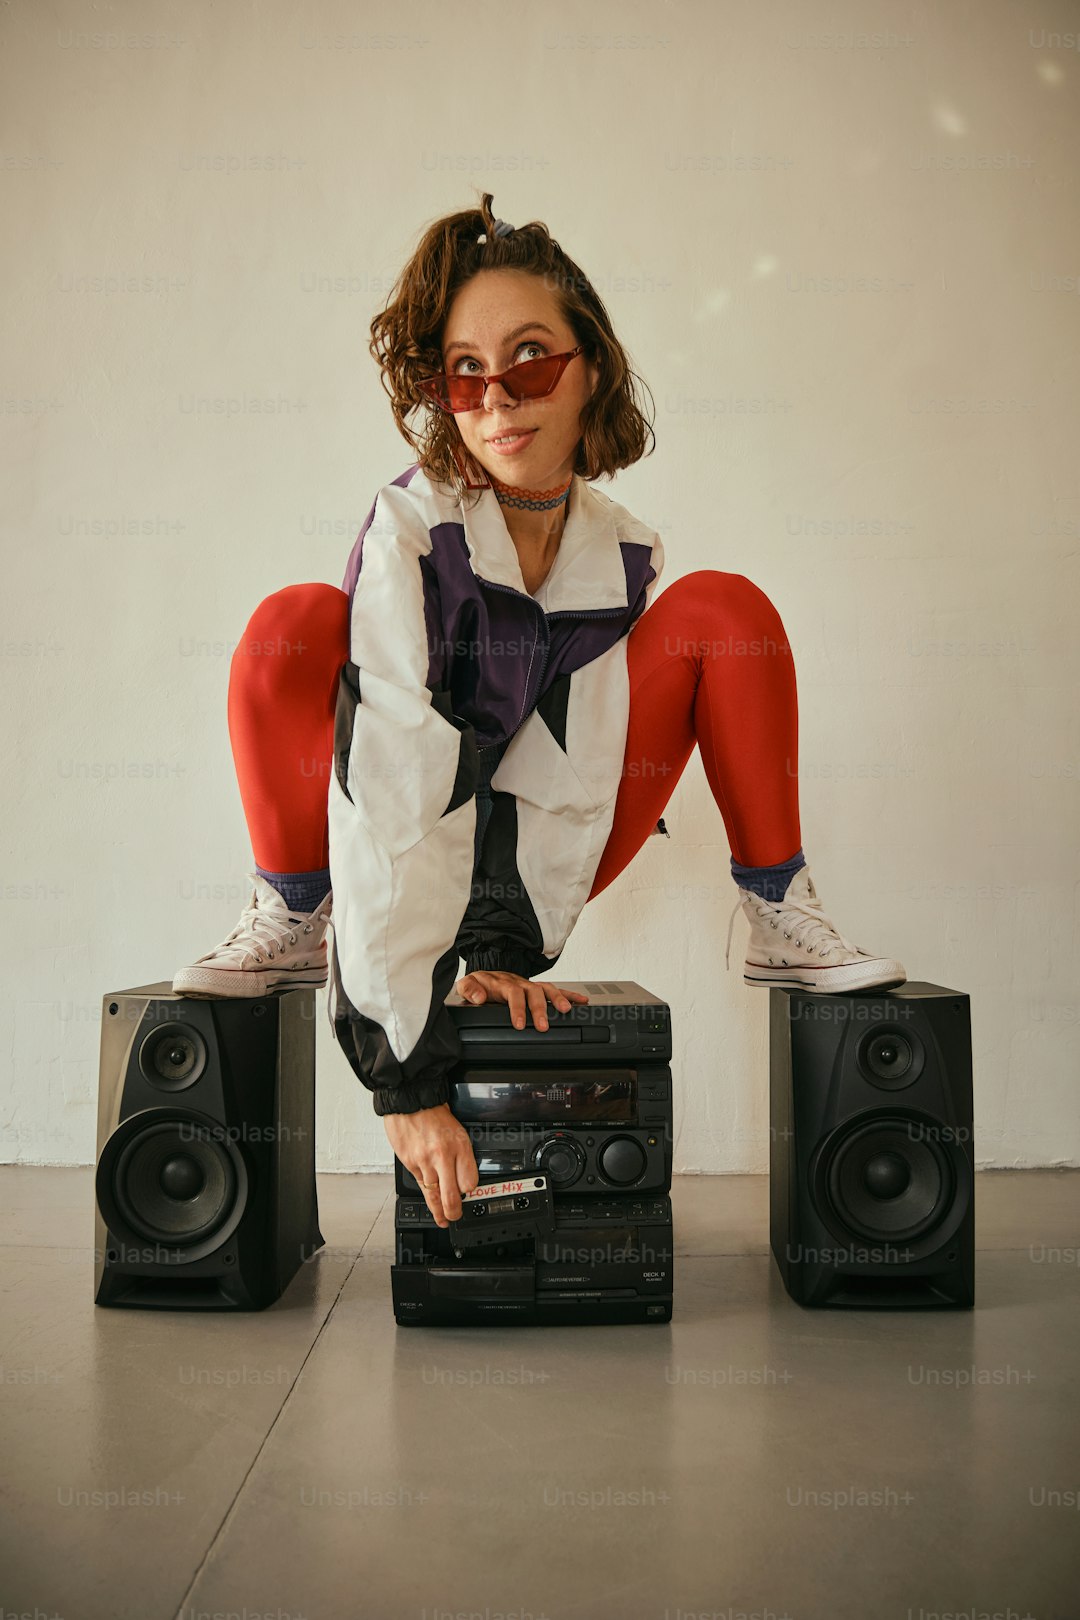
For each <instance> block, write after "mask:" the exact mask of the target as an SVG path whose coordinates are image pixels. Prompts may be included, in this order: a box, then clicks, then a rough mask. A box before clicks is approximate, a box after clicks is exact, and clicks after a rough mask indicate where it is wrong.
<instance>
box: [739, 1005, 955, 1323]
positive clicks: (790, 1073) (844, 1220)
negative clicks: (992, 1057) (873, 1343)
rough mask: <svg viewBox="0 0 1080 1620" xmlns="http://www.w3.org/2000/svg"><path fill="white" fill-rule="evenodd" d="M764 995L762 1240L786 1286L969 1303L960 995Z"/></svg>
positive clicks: (861, 1299)
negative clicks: (766, 1232) (766, 1090)
mask: <svg viewBox="0 0 1080 1620" xmlns="http://www.w3.org/2000/svg"><path fill="white" fill-rule="evenodd" d="M769 997H770V1001H769V1024H770V1028H769V1040H770V1144H769V1168H770V1175H771V1181H770V1187H769V1215H770V1242H771V1245H772V1252H773V1255H774V1256H775V1258H776V1263H777V1265H778V1266H779V1268H780V1275H781V1277H782V1278H783V1280H784V1286H785V1288H786V1289H787V1291H788V1293H789V1294H790V1295H791V1297H792V1299H794V1300H795V1301H796V1302H797V1303H798V1304H800V1305H808V1306H821V1305H837V1306H857V1307H860V1308H863V1309H867V1308H869V1309H892V1310H895V1309H909V1310H926V1309H936V1308H943V1307H953V1308H959V1309H963V1308H966V1307H968V1306H971V1305H973V1304H974V1303H975V1153H974V1142H973V1139H972V1089H971V1008H970V1001H969V998H968V997H967V996H966V995H963V994H961V993H960V992H959V991H956V990H945V989H943V988H942V987H941V986H940V985H936V984H921V983H916V984H902V985H899V986H898V987H897V988H896V989H894V990H881V991H859V992H858V993H852V994H850V995H821V994H815V993H814V992H813V991H809V990H790V989H780V988H776V987H774V988H773V989H771V990H770V992H769Z"/></svg>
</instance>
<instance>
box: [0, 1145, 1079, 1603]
mask: <svg viewBox="0 0 1080 1620" xmlns="http://www.w3.org/2000/svg"><path fill="white" fill-rule="evenodd" d="M767 1192H768V1182H767V1179H766V1178H765V1177H735V1176H732V1177H677V1178H676V1182H675V1186H674V1189H673V1192H672V1201H673V1208H674V1222H675V1239H676V1272H675V1315H674V1320H673V1321H672V1322H671V1323H670V1324H665V1325H642V1326H635V1327H594V1328H591V1329H573V1328H513V1327H485V1328H462V1329H449V1328H447V1329H427V1330H420V1329H407V1328H400V1329H399V1328H397V1327H396V1326H395V1324H394V1319H393V1314H392V1311H391V1306H390V1286H389V1261H390V1254H391V1249H392V1243H393V1197H392V1179H391V1177H390V1176H321V1177H320V1178H319V1194H320V1217H321V1222H322V1230H323V1233H324V1235H325V1237H326V1245H327V1246H326V1249H325V1250H323V1251H321V1252H320V1254H319V1256H318V1259H317V1260H316V1261H313V1262H311V1263H310V1264H308V1265H306V1266H304V1267H303V1268H302V1270H301V1271H300V1273H299V1274H298V1275H297V1277H296V1278H295V1279H294V1281H293V1283H292V1284H291V1285H290V1288H289V1290H288V1292H287V1293H286V1295H285V1296H284V1297H283V1299H282V1300H280V1301H279V1302H278V1304H277V1305H276V1306H274V1307H272V1308H271V1309H269V1310H267V1311H265V1312H261V1313H254V1314H252V1313H216V1314H204V1313H189V1312H183V1311H179V1312H168V1313H157V1312H148V1311H123V1310H104V1309H98V1308H96V1307H95V1306H94V1304H93V1280H92V1279H93V1266H92V1251H93V1241H94V1240H93V1202H92V1200H93V1171H92V1169H90V1168H86V1169H76V1170H49V1169H36V1168H26V1167H8V1168H5V1169H2V1170H0V1209H2V1212H3V1221H2V1228H3V1240H2V1243H3V1246H2V1248H0V1268H2V1269H0V1297H2V1301H3V1309H2V1325H0V1354H2V1368H3V1373H2V1382H0V1404H2V1410H3V1423H2V1434H0V1446H2V1453H0V1454H2V1458H3V1463H2V1469H3V1480H4V1484H3V1497H4V1505H3V1523H2V1529H0V1538H2V1541H0V1614H2V1615H3V1617H4V1620H7V1617H8V1616H9V1615H11V1614H12V1613H14V1614H22V1613H28V1614H29V1615H31V1616H33V1617H34V1620H37V1617H38V1616H41V1617H43V1620H44V1617H50V1620H58V1617H63V1620H98V1617H105V1616H118V1617H121V1616H122V1617H127V1616H131V1617H132V1620H159V1617H162V1620H164V1617H176V1616H183V1617H184V1620H196V1617H198V1616H200V1615H213V1614H218V1615H222V1614H225V1615H229V1616H233V1617H236V1620H256V1617H259V1616H266V1615H271V1616H273V1617H274V1620H300V1617H301V1616H303V1617H305V1620H330V1617H337V1616H343V1617H345V1616H360V1615H362V1616H369V1615H370V1616H376V1617H380V1620H398V1617H410V1620H462V1617H463V1616H468V1617H469V1620H510V1617H513V1620H542V1617H544V1620H609V1617H611V1620H615V1617H619V1620H697V1617H699V1616H703V1615H707V1616H709V1617H710V1620H735V1617H737V1616H740V1615H743V1616H746V1615H754V1616H756V1617H759V1620H782V1617H784V1616H788V1617H790V1620H804V1617H807V1620H809V1617H813V1620H817V1617H821V1620H847V1617H851V1620H885V1617H887V1616H896V1617H897V1620H930V1617H931V1616H936V1615H940V1614H941V1613H943V1612H944V1613H952V1614H957V1615H962V1616H963V1617H964V1620H968V1617H969V1616H970V1615H972V1614H975V1615H977V1614H979V1612H980V1611H988V1612H989V1613H990V1614H993V1613H995V1612H997V1613H999V1614H1000V1615H1001V1616H1002V1617H1003V1620H1020V1617H1023V1616H1029V1617H1031V1620H1075V1617H1076V1616H1078V1615H1080V1512H1078V1511H1077V1502H1078V1500H1080V1444H1078V1433H1080V1403H1078V1400H1077V1379H1078V1374H1080V1266H1078V1264H1077V1257H1078V1244H1080V1218H1078V1217H1080V1173H1078V1172H1067V1171H1059V1172H1053V1171H1047V1172H1042V1171H1038V1172H1035V1171H1028V1172H1020V1173H1012V1172H1009V1173H1002V1172H996V1173H986V1174H983V1175H980V1177H979V1178H978V1184H977V1194H976V1211H977V1222H978V1246H979V1256H978V1265H977V1279H976V1288H977V1304H976V1308H975V1310H974V1311H966V1312H952V1311H946V1312H940V1313H935V1312H921V1313H910V1312H904V1313H891V1312H870V1311H861V1312H851V1311H813V1312H810V1311H805V1310H803V1309H801V1308H800V1307H799V1306H797V1305H795V1304H793V1303H792V1301H791V1300H790V1299H789V1298H788V1297H787V1295H786V1294H785V1293H784V1291H783V1288H782V1286H781V1284H780V1282H779V1278H778V1275H777V1272H776V1269H775V1266H774V1264H773V1262H772V1260H771V1258H770V1257H769V1254H768V1209H767ZM1053 1249H1057V1250H1058V1251H1059V1252H1058V1254H1057V1256H1056V1257H1055V1256H1053V1255H1052V1254H1051V1253H1050V1252H1048V1251H1050V1250H1053ZM1062 1251H1063V1252H1062ZM95 1493H96V1494H95ZM106 1493H113V1494H112V1495H108V1494H106ZM117 1495H120V1496H122V1497H123V1498H124V1502H123V1503H122V1504H121V1505H117V1504H116V1496H117Z"/></svg>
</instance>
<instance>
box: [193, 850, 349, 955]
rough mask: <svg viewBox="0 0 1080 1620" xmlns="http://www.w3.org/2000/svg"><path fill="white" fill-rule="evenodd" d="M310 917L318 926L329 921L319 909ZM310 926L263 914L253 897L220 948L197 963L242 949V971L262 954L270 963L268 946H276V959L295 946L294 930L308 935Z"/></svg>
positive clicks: (209, 952)
mask: <svg viewBox="0 0 1080 1620" xmlns="http://www.w3.org/2000/svg"><path fill="white" fill-rule="evenodd" d="M248 876H249V877H252V876H253V874H252V873H250V872H249V873H248ZM313 915H314V917H315V918H317V920H318V921H320V922H326V921H328V920H329V912H328V911H324V910H323V909H322V908H321V907H320V908H319V909H318V910H317V911H316V912H314V913H313ZM314 926H315V925H314V923H313V922H312V921H311V920H310V919H309V920H308V921H307V922H306V923H301V922H299V921H297V922H296V923H293V922H292V921H291V919H290V918H289V916H288V915H287V914H279V915H275V914H274V912H272V911H267V910H266V909H265V907H262V906H260V905H259V904H258V895H257V894H256V896H255V898H254V899H253V900H252V902H251V904H250V905H247V906H245V907H244V909H243V911H242V912H241V913H240V921H239V922H238V923H237V925H236V927H235V928H234V929H233V930H232V933H231V934H228V935H227V936H226V938H225V939H223V940H222V942H221V944H220V945H215V947H214V949H213V950H212V951H208V952H207V954H206V955H205V956H203V957H200V958H199V960H200V961H202V962H209V961H211V960H212V959H213V958H214V957H215V956H226V955H228V953H229V952H230V951H236V950H237V949H239V948H242V955H241V957H240V966H241V967H242V968H243V967H246V966H247V965H248V963H249V962H251V961H255V962H261V961H262V960H263V956H262V952H263V951H265V952H266V956H267V959H268V960H269V961H273V958H274V952H273V950H272V949H271V947H272V946H274V945H276V946H277V948H278V953H279V955H282V956H284V954H285V945H286V943H288V944H290V945H295V944H296V940H297V933H298V930H301V931H303V932H304V933H307V934H310V933H312V932H314ZM245 938H248V939H250V940H252V941H253V943H252V944H251V945H248V946H244V945H243V941H244V939H245Z"/></svg>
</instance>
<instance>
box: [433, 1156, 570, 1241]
mask: <svg viewBox="0 0 1080 1620" xmlns="http://www.w3.org/2000/svg"><path fill="white" fill-rule="evenodd" d="M554 1230H555V1199H554V1197H553V1195H552V1191H551V1185H550V1182H549V1180H548V1177H547V1176H546V1175H532V1176H513V1177H511V1178H510V1179H509V1180H507V1181H489V1182H485V1183H483V1184H482V1185H481V1186H479V1187H474V1188H473V1190H472V1192H469V1193H463V1194H462V1198H461V1219H460V1220H458V1221H451V1222H450V1228H449V1232H450V1241H451V1243H452V1244H453V1248H454V1253H455V1254H456V1255H457V1256H458V1258H459V1259H460V1258H461V1257H462V1255H463V1254H464V1253H465V1252H466V1250H468V1249H479V1248H483V1247H484V1246H485V1245H487V1244H489V1243H507V1242H509V1241H511V1240H513V1239H514V1238H527V1237H547V1236H550V1235H551V1234H552V1233H553V1232H554Z"/></svg>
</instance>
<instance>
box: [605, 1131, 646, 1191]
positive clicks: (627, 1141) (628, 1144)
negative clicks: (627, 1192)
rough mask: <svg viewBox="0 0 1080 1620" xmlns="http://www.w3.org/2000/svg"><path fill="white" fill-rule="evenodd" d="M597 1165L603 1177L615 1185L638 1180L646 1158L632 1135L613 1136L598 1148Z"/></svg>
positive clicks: (625, 1185) (623, 1184)
mask: <svg viewBox="0 0 1080 1620" xmlns="http://www.w3.org/2000/svg"><path fill="white" fill-rule="evenodd" d="M598 1162H599V1165H600V1169H601V1171H602V1172H603V1175H604V1177H605V1178H606V1180H608V1181H613V1182H614V1183H615V1185H616V1186H617V1187H628V1186H629V1185H630V1183H631V1182H634V1181H640V1179H641V1177H642V1174H643V1173H644V1170H645V1166H646V1164H647V1163H648V1159H647V1158H646V1156H645V1149H644V1148H643V1147H642V1145H641V1143H640V1142H636V1141H635V1140H634V1138H633V1137H632V1136H613V1137H612V1139H611V1141H610V1142H605V1143H604V1145H603V1147H602V1148H601V1149H600V1155H599V1160H598Z"/></svg>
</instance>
